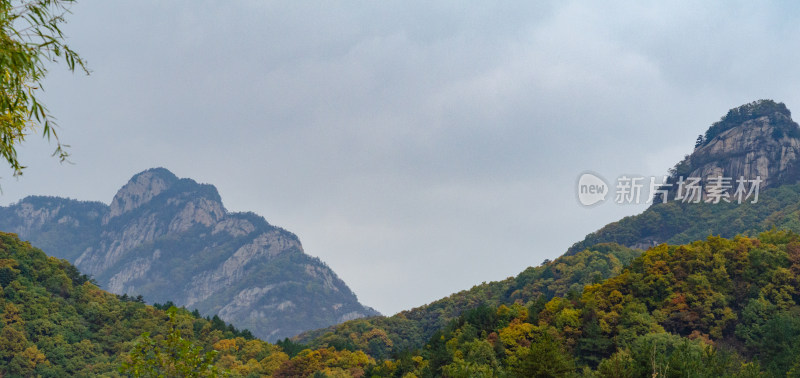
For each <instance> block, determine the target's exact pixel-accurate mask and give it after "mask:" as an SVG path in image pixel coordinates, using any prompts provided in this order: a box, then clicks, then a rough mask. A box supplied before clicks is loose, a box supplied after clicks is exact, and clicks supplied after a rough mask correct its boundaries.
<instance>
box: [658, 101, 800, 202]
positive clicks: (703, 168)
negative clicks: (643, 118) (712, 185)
mask: <svg viewBox="0 0 800 378" xmlns="http://www.w3.org/2000/svg"><path fill="white" fill-rule="evenodd" d="M798 157H800V127H798V125H797V123H795V122H794V121H793V120H792V114H791V112H789V109H787V108H786V105H784V104H783V103H776V102H774V101H772V100H760V101H756V102H752V103H749V104H746V105H742V106H740V107H738V108H734V109H731V110H730V111H728V114H727V115H725V116H724V117H722V119H721V120H720V121H719V122H716V123H714V124H713V125H712V126H711V127H710V128H709V129H708V131H706V133H705V135H703V136H701V137H700V138H699V139H698V143H697V145H696V146H695V150H694V151H693V152H692V154H691V155H688V156H687V157H686V158H685V159H684V160H683V161H681V162H680V163H678V165H676V166H675V168H674V170H673V174H672V177H671V179H672V180H673V181H674V180H675V179H676V178H677V177H678V176H683V177H698V178H701V179H702V181H701V182H702V183H707V182H708V179H709V178H711V177H718V176H722V177H730V178H733V179H734V180H735V179H738V178H742V177H744V178H745V179H747V180H753V179H756V178H760V179H761V180H762V182H761V188H762V189H766V188H769V187H775V186H779V185H781V184H784V183H793V182H796V181H797V179H798V178H800V175H798V173H799V172H798V170H799V169H798V168H800V167H798V165H797V164H796V162H797V159H798Z"/></svg>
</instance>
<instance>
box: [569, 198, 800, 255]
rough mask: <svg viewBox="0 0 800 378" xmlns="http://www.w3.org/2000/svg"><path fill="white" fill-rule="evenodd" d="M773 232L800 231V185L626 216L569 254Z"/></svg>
mask: <svg viewBox="0 0 800 378" xmlns="http://www.w3.org/2000/svg"><path fill="white" fill-rule="evenodd" d="M772 228H777V229H785V230H791V231H794V232H800V184H793V185H782V186H779V187H776V188H769V189H767V190H765V191H764V192H763V193H760V195H759V198H758V202H756V203H751V202H749V201H748V202H743V203H742V204H738V203H735V202H734V203H725V202H720V203H718V204H713V203H705V202H700V203H681V202H677V201H672V202H667V203H658V204H655V205H653V206H651V207H650V208H648V209H647V210H645V211H644V212H643V213H641V214H639V215H634V216H630V217H625V218H622V219H621V220H619V221H617V222H613V223H610V224H608V225H606V226H605V227H603V228H601V229H600V230H598V231H596V232H593V233H591V234H589V235H587V236H586V238H585V239H584V240H582V241H580V242H577V243H575V244H574V245H573V246H572V247H571V248H570V249H569V250H568V251H567V254H574V253H578V252H580V251H582V250H584V249H586V248H589V247H591V246H593V245H596V244H598V243H612V242H613V243H619V244H622V245H627V246H641V247H645V248H646V247H649V246H652V245H655V244H660V243H669V244H682V243H688V242H691V241H694V240H702V239H705V238H706V237H707V236H709V235H718V236H723V237H728V238H729V237H733V236H735V235H738V234H742V235H751V236H752V235H758V233H760V232H763V231H767V230H770V229H772Z"/></svg>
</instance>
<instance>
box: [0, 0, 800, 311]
mask: <svg viewBox="0 0 800 378" xmlns="http://www.w3.org/2000/svg"><path fill="white" fill-rule="evenodd" d="M529 3H530V2H516V3H512V2H507V3H492V4H466V3H463V2H439V3H434V4H431V3H429V2H360V3H349V4H342V3H316V2H273V1H240V2H213V1H188V0H184V1H169V2H164V1H153V0H150V1H136V2H134V1H115V2H108V1H98V0H93V1H89V0H84V1H81V2H80V3H79V4H78V5H77V6H75V7H74V9H73V11H74V15H73V16H72V17H71V18H70V20H71V23H70V25H69V26H68V28H67V30H66V32H67V34H68V35H69V36H70V41H71V43H72V44H73V46H74V47H75V48H76V49H78V50H79V51H81V52H82V54H83V55H84V56H85V57H86V58H87V59H88V61H89V63H90V65H91V67H92V69H93V70H94V73H93V75H92V76H90V77H82V76H74V75H70V74H68V73H66V72H64V71H65V70H63V69H61V67H54V68H53V70H52V72H51V76H50V77H49V79H48V82H47V84H48V85H47V95H46V99H47V103H48V104H49V106H50V108H51V110H52V111H53V112H54V113H55V114H57V115H58V117H59V121H60V124H61V125H62V129H61V135H62V137H63V139H64V141H65V142H67V143H68V144H71V145H72V152H73V161H74V163H75V164H74V165H64V166H60V165H58V164H57V162H56V161H55V160H54V159H51V158H48V157H47V156H48V154H49V152H50V149H51V146H48V145H47V144H46V143H44V142H41V141H31V142H29V143H28V144H27V145H26V146H25V147H24V149H23V150H22V151H21V152H22V157H23V158H24V159H25V162H27V163H28V164H29V166H30V168H29V169H28V170H27V171H26V173H25V175H24V177H23V178H22V179H20V180H13V179H9V178H5V179H3V180H2V182H1V183H2V185H3V189H4V195H3V201H4V202H6V203H8V202H13V201H16V200H18V199H20V198H22V197H24V196H26V195H29V194H49V195H62V196H69V197H73V198H79V199H86V200H101V201H105V202H109V201H110V200H111V197H112V196H113V195H114V192H115V191H116V190H117V189H118V188H119V187H120V186H121V185H123V184H124V183H125V182H126V180H127V179H128V178H129V177H130V176H131V175H133V174H134V173H136V172H138V171H140V170H143V169H146V168H149V167H153V166H164V167H167V168H169V169H171V170H173V171H174V172H175V173H176V174H177V175H179V176H182V177H192V178H195V179H197V180H199V181H202V182H208V183H212V184H214V185H216V186H217V187H218V188H219V190H220V193H221V195H222V197H223V200H224V201H225V205H226V206H227V207H228V208H229V209H231V210H235V211H240V210H252V211H255V212H257V213H259V214H261V215H263V216H265V217H266V218H267V219H268V220H269V221H270V222H272V223H274V224H277V225H281V226H283V227H285V228H287V229H289V230H292V231H294V232H296V233H297V234H298V235H299V236H300V238H301V240H302V241H303V243H304V245H305V248H306V250H307V252H308V253H309V254H311V255H315V256H319V257H321V258H322V259H323V260H324V261H326V262H327V263H328V264H329V265H330V266H331V267H332V268H333V269H334V270H336V271H337V272H338V273H339V274H340V275H341V277H342V278H343V279H344V280H345V281H346V282H347V283H348V284H349V285H350V286H351V287H352V288H353V290H354V291H355V292H356V293H357V294H358V295H359V297H360V299H361V300H362V301H363V302H364V303H365V304H367V305H371V306H374V307H376V308H377V309H378V310H380V311H382V312H385V313H393V312H396V311H399V310H401V309H406V308H410V307H413V306H417V305H421V304H424V303H426V302H429V301H431V300H434V299H437V298H439V297H442V296H446V295H448V294H450V293H452V292H454V291H458V290H461V289H466V288H469V287H471V286H472V285H474V284H477V283H480V282H482V281H489V280H497V279H502V278H505V277H507V276H511V275H515V274H517V273H519V272H520V271H522V270H523V269H524V268H525V267H527V266H529V265H536V264H538V263H540V262H541V261H542V260H543V259H545V258H550V259H552V258H555V257H557V256H558V255H560V254H561V253H563V251H564V250H565V249H566V248H567V247H568V246H569V245H571V243H573V242H575V241H577V240H579V239H580V238H582V237H583V236H584V235H585V234H587V233H588V232H591V231H594V230H595V229H597V228H599V227H600V226H602V225H604V224H606V223H608V222H610V221H613V220H616V219H618V218H619V217H621V216H624V215H630V214H633V213H636V212H639V211H641V210H643V208H642V207H641V206H639V207H636V206H615V205H611V204H605V205H601V206H599V207H595V208H592V209H584V208H581V207H580V206H578V204H577V201H576V200H575V194H574V191H573V186H574V184H575V180H576V178H577V176H578V175H579V174H580V173H581V172H583V171H584V170H593V171H596V172H599V173H601V174H603V175H604V176H605V177H606V178H608V179H614V178H616V177H617V176H619V175H622V174H625V173H628V174H630V173H640V174H647V175H650V174H663V173H664V172H665V171H666V170H667V168H669V167H670V166H671V165H672V164H674V163H675V162H676V161H677V160H679V159H680V158H681V157H682V155H683V154H685V153H688V152H690V150H691V147H692V146H693V142H694V138H695V137H696V135H697V134H699V133H701V132H704V131H705V128H706V127H708V125H709V124H710V123H712V122H713V121H715V120H717V119H718V118H719V117H720V116H721V115H723V114H724V113H725V112H726V111H727V109H729V108H731V107H734V106H737V105H740V104H742V103H745V102H749V101H752V100H755V99H759V98H775V99H776V100H780V101H784V102H786V104H787V105H788V106H789V108H790V109H798V108H797V107H796V106H794V105H797V104H800V98H798V93H797V92H796V90H795V88H797V86H798V84H800V83H799V82H800V77H799V76H798V73H797V70H796V68H795V67H796V62H797V61H798V50H797V49H794V48H793V47H794V46H796V45H797V43H798V39H800V31H799V30H798V28H799V27H800V26H798V25H797V24H796V22H794V20H795V19H796V17H793V16H794V15H795V14H796V13H797V9H796V7H790V6H784V5H778V4H777V3H776V4H773V5H761V4H758V5H755V4H751V3H745V2H741V3H733V2H716V3H700V4H698V3H695V2H677V3H675V2H673V3H664V4H662V3H655V2H653V3H643V4H636V5H631V4H629V3H622V2H618V3H603V4H595V3H591V2H542V3H539V4H529ZM6 176H8V175H6Z"/></svg>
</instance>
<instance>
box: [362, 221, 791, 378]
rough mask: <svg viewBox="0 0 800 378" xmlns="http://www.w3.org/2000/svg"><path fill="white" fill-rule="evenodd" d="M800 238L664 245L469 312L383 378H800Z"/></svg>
mask: <svg viewBox="0 0 800 378" xmlns="http://www.w3.org/2000/svg"><path fill="white" fill-rule="evenodd" d="M799 282H800V236H798V235H797V234H794V233H790V232H783V231H772V232H767V233H762V234H761V235H760V236H759V237H758V238H747V237H736V238H734V239H724V238H720V237H709V238H708V240H707V241H697V242H693V243H691V244H685V245H660V246H657V247H654V248H652V249H650V250H648V251H647V252H645V253H644V254H642V255H641V256H639V257H637V258H635V259H634V260H633V261H632V262H631V264H630V265H629V266H628V267H627V268H625V269H624V270H623V271H622V272H621V273H620V274H618V275H616V276H615V277H613V278H610V279H607V280H604V281H603V282H599V283H595V284H591V285H588V286H586V287H585V288H584V289H583V290H582V291H581V292H575V291H570V292H569V293H568V294H567V295H566V296H557V297H554V298H552V299H549V300H547V299H545V297H544V296H540V297H539V298H538V299H536V300H531V301H528V302H527V303H524V304H519V303H518V304H513V305H510V306H506V305H500V306H487V305H480V306H478V307H476V308H474V309H472V310H468V311H465V312H464V313H462V314H461V315H460V316H458V317H457V318H455V319H454V320H452V321H451V322H449V323H448V325H447V326H445V327H444V328H443V329H442V330H440V331H437V332H435V333H434V334H433V335H432V337H430V338H429V340H428V341H427V342H426V344H425V345H424V347H422V348H420V349H417V350H415V351H406V352H404V353H397V354H395V355H394V357H395V358H393V359H387V360H384V361H382V362H378V363H377V364H376V365H375V366H374V367H372V368H371V369H368V370H367V372H368V373H369V374H374V375H375V376H396V377H401V376H409V374H413V376H447V377H496V376H500V377H502V376H512V377H570V376H576V377H577V376H584V377H653V376H657V377H687V376H688V377H723V376H726V377H727V376H731V377H733V376H739V377H785V376H798V375H800V306H798V301H800V290H798V287H800V286H798V283H799Z"/></svg>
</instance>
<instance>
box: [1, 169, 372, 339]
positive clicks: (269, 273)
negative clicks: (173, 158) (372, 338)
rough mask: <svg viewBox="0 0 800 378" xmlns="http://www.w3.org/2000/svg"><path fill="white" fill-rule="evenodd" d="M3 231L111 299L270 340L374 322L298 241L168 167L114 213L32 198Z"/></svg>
mask: <svg viewBox="0 0 800 378" xmlns="http://www.w3.org/2000/svg"><path fill="white" fill-rule="evenodd" d="M0 229H2V230H5V231H8V232H14V233H17V234H18V235H19V236H20V237H21V238H22V239H25V240H29V241H30V242H31V243H32V244H33V245H34V246H37V247H39V248H41V249H42V250H43V251H45V252H46V253H47V254H49V255H51V256H54V257H58V258H64V259H66V260H68V261H70V262H72V263H74V264H75V266H76V267H78V269H80V271H81V272H82V273H84V274H88V275H90V276H92V277H93V278H94V279H95V280H97V282H98V283H99V284H100V286H101V287H102V288H104V289H106V290H108V291H110V292H112V293H116V294H127V295H129V296H132V297H135V296H138V295H141V296H143V297H144V299H145V300H146V301H147V302H149V303H165V302H168V301H172V302H174V303H175V304H176V305H178V306H185V307H186V308H188V309H190V310H191V309H195V308H196V309H198V310H200V312H201V313H202V314H203V315H215V314H216V315H219V316H220V318H222V319H223V320H225V321H228V322H230V323H232V324H234V325H235V326H236V327H238V328H246V329H249V330H250V331H252V332H253V334H254V335H256V336H257V337H260V338H263V339H265V340H276V339H280V338H284V337H288V336H293V335H296V334H298V333H300V332H302V331H305V330H309V329H315V328H321V327H326V326H329V325H332V324H336V323H340V322H343V321H346V320H351V319H356V318H360V317H364V316H373V315H377V314H378V313H377V312H376V311H375V310H373V309H371V308H369V307H365V306H363V305H361V304H360V303H359V302H358V300H357V298H356V296H355V294H353V292H352V291H351V290H350V289H349V288H348V287H347V285H346V284H345V283H344V282H343V281H342V280H341V279H339V277H338V276H337V275H336V273H335V272H333V271H332V270H331V269H330V268H329V267H328V266H327V265H326V264H325V263H323V262H322V261H320V260H319V259H318V258H315V257H311V256H309V255H307V254H306V253H305V252H304V251H303V247H302V245H301V243H300V240H299V239H298V238H297V236H296V235H294V234H293V233H291V232H289V231H286V230H284V229H282V228H279V227H276V226H273V225H270V224H269V223H268V222H267V221H266V220H265V219H264V218H263V217H261V216H258V215H256V214H253V213H231V212H228V211H227V210H226V209H225V207H224V206H223V205H222V201H221V198H220V196H219V194H218V192H217V190H216V188H215V187H214V186H212V185H208V184H198V183H197V182H195V181H193V180H191V179H180V178H178V177H176V176H175V175H174V174H172V173H171V172H170V171H168V170H166V169H164V168H155V169H150V170H147V171H144V172H141V173H139V174H137V175H135V176H133V178H131V179H130V181H129V182H128V183H127V184H126V185H125V186H123V187H122V188H121V189H120V190H119V192H117V194H116V195H115V196H114V198H113V200H112V202H111V204H110V205H106V204H103V203H100V202H82V201H75V200H70V199H65V198H57V197H39V196H34V197H27V198H25V199H23V200H21V201H19V202H18V203H16V204H13V205H10V206H8V207H2V208H0Z"/></svg>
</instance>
